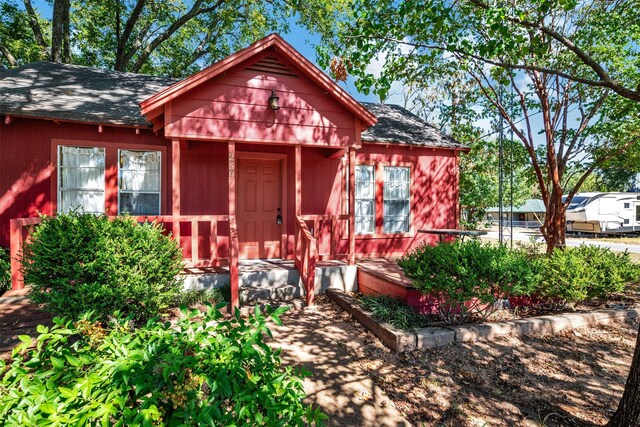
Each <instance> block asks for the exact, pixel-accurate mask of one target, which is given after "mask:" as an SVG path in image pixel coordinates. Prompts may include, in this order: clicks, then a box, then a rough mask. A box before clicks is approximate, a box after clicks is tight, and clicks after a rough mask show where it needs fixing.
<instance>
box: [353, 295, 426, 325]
mask: <svg viewBox="0 0 640 427" xmlns="http://www.w3.org/2000/svg"><path fill="white" fill-rule="evenodd" d="M360 304H361V305H362V308H364V309H365V310H368V311H371V312H372V313H373V316H374V317H375V318H376V320H378V321H380V322H386V323H390V324H392V325H393V326H395V327H396V328H400V329H404V330H410V329H415V328H422V327H426V326H429V319H428V318H427V317H426V316H421V315H420V314H418V313H416V312H415V311H413V309H412V308H411V307H409V306H408V305H407V304H405V303H404V302H402V301H399V300H397V299H395V298H391V297H389V296H386V295H377V296H370V295H363V296H362V297H361V298H360Z"/></svg>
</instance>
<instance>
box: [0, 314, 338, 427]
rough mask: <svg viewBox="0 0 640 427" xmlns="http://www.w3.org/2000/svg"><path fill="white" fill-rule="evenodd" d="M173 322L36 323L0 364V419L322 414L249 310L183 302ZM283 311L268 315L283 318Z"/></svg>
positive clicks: (88, 421)
mask: <svg viewBox="0 0 640 427" xmlns="http://www.w3.org/2000/svg"><path fill="white" fill-rule="evenodd" d="M183 310H184V313H185V315H186V316H185V317H183V318H182V319H181V320H179V321H178V323H177V325H171V324H170V323H168V322H167V323H161V322H158V321H155V320H152V321H149V322H148V323H147V325H146V327H141V328H138V329H133V328H132V327H131V324H130V323H129V322H128V321H123V320H113V321H112V322H111V323H110V324H109V325H108V326H104V325H103V324H101V323H97V322H95V319H94V318H93V317H91V316H90V315H88V316H83V317H82V319H81V320H79V321H78V322H76V323H73V322H72V321H67V320H64V319H61V318H56V319H54V326H53V327H52V328H51V329H49V328H46V327H44V326H39V327H38V332H39V333H40V335H39V336H38V338H37V345H36V347H35V348H31V349H27V347H28V346H29V344H30V342H29V341H30V338H29V337H28V336H23V337H21V339H22V340H23V341H25V343H24V344H21V345H19V346H18V347H16V349H14V351H13V359H12V362H11V364H10V365H9V366H5V365H4V363H3V362H0V378H2V379H1V380H0V419H2V420H3V423H4V425H54V424H55V425H98V424H101V425H115V426H130V425H149V426H150V425H172V426H173V425H221V426H222V425H236V426H239V425H251V426H262V425H265V426H289V425H299V426H301V425H306V424H307V423H309V424H310V423H312V422H321V420H322V419H326V416H325V415H324V414H322V413H320V412H319V411H318V410H317V409H316V410H314V409H312V408H311V407H309V406H306V405H304V404H303V403H302V399H303V398H304V397H305V394H304V389H303V386H302V382H301V380H300V378H298V377H296V376H295V375H294V373H293V372H292V369H291V368H290V367H287V368H284V369H283V368H282V366H281V361H280V357H279V351H278V350H276V351H274V350H272V349H271V348H270V347H269V346H268V345H267V344H265V342H264V340H263V338H264V335H265V334H268V335H270V334H271V333H270V331H269V329H268V328H267V326H266V319H265V316H263V315H261V313H260V310H259V309H258V308H256V313H255V315H254V316H250V317H249V318H247V319H242V318H240V316H239V315H236V317H235V318H232V319H231V320H225V319H223V318H222V315H221V314H220V312H219V311H218V310H217V308H210V309H209V310H208V311H207V312H204V313H201V312H200V311H198V310H189V311H187V310H186V309H183ZM285 310H286V309H278V310H275V311H274V312H270V311H268V312H269V313H270V316H271V318H272V319H273V320H274V322H276V323H277V324H280V320H279V317H278V316H279V315H280V314H282V313H283V312H284V311H285Z"/></svg>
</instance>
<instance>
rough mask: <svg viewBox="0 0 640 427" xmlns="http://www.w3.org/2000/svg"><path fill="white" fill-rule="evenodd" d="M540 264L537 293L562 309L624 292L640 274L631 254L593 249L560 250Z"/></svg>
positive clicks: (543, 258)
mask: <svg viewBox="0 0 640 427" xmlns="http://www.w3.org/2000/svg"><path fill="white" fill-rule="evenodd" d="M538 263H539V270H540V283H539V285H538V287H537V293H538V294H539V295H540V296H543V297H546V298H548V299H550V300H555V301H556V302H557V303H558V305H561V306H562V305H565V304H567V303H577V302H582V301H584V300H586V299H590V298H607V297H608V296H610V295H611V294H613V293H616V292H622V291H624V289H625V285H626V284H628V283H629V282H631V281H636V280H638V275H639V274H640V269H639V267H638V265H637V264H635V263H633V262H632V261H631V258H630V257H629V254H628V253H626V252H624V253H615V252H612V251H611V250H610V249H608V248H601V247H597V246H592V245H581V246H579V247H577V248H567V249H565V250H559V249H557V250H554V251H553V252H552V253H551V254H549V255H545V256H542V257H540V258H539V260H538Z"/></svg>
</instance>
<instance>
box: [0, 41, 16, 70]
mask: <svg viewBox="0 0 640 427" xmlns="http://www.w3.org/2000/svg"><path fill="white" fill-rule="evenodd" d="M0 52H2V56H4V58H5V59H6V60H7V62H8V63H9V65H10V66H12V67H17V66H18V61H16V58H15V57H14V56H13V55H12V54H11V51H9V49H7V47H6V46H5V45H3V44H2V43H0Z"/></svg>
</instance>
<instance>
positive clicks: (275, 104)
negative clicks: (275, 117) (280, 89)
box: [269, 89, 280, 111]
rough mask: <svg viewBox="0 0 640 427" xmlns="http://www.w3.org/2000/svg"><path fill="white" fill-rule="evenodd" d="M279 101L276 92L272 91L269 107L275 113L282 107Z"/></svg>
mask: <svg viewBox="0 0 640 427" xmlns="http://www.w3.org/2000/svg"><path fill="white" fill-rule="evenodd" d="M279 100H280V98H279V97H278V95H276V91H275V90H273V89H271V96H270V97H269V107H271V109H272V110H273V111H275V110H279V109H280V105H278V101H279Z"/></svg>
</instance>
